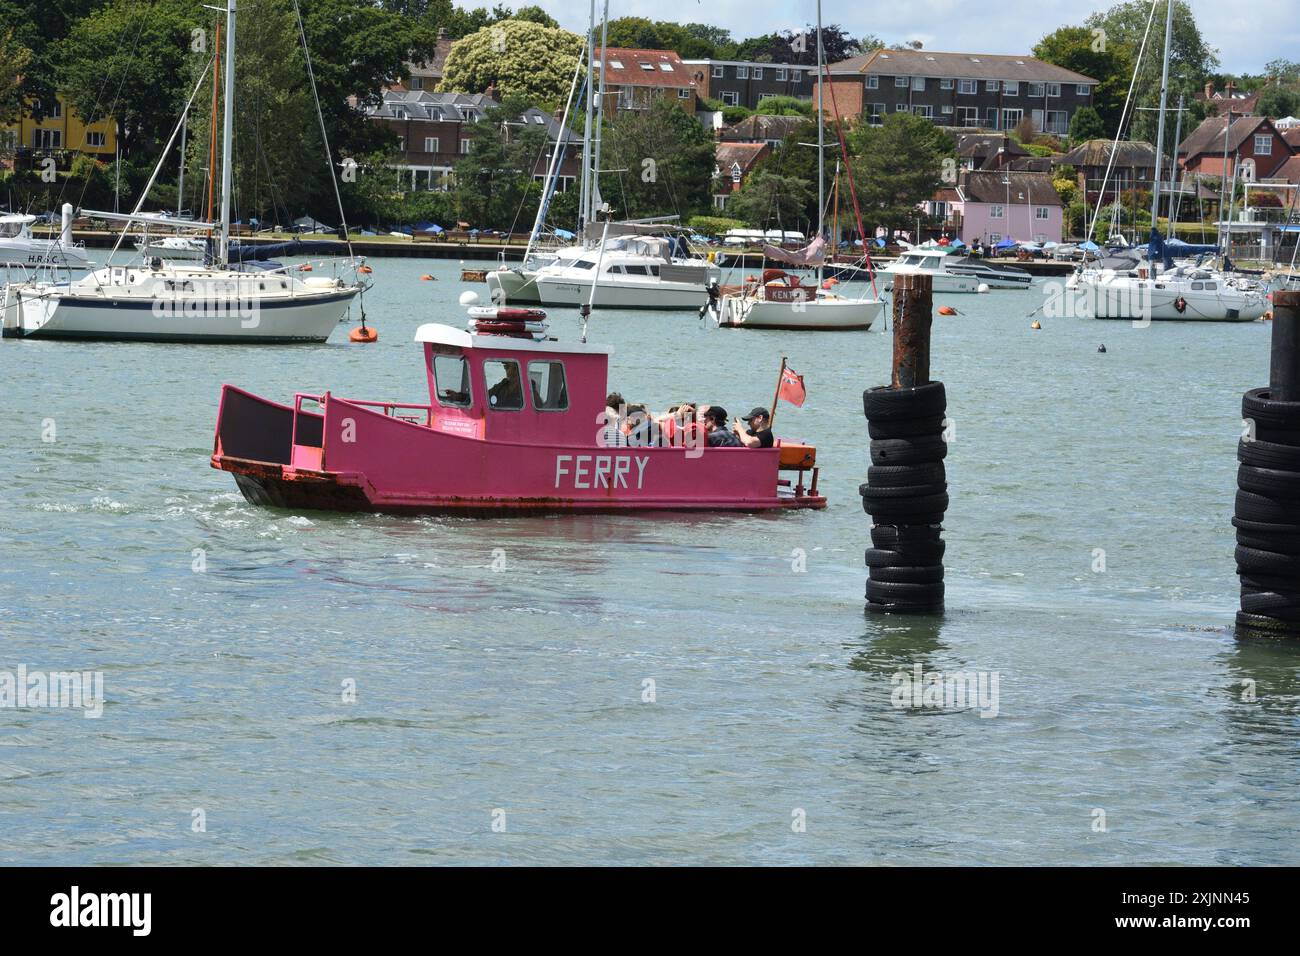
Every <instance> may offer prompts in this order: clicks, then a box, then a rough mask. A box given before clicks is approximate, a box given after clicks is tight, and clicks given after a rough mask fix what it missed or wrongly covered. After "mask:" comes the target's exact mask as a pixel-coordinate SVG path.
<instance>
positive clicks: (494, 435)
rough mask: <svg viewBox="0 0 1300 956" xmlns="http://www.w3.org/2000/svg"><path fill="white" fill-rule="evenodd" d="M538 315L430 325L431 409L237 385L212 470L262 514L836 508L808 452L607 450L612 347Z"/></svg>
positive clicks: (791, 447)
mask: <svg viewBox="0 0 1300 956" xmlns="http://www.w3.org/2000/svg"><path fill="white" fill-rule="evenodd" d="M484 311H487V310H484ZM538 317H540V318H544V314H543V313H540V312H537V313H536V315H533V316H531V318H532V319H533V320H532V321H527V322H522V321H521V322H518V323H516V324H511V323H508V322H503V321H500V320H494V321H482V322H479V323H478V324H475V323H473V322H471V325H470V329H471V330H470V331H466V330H462V329H457V328H453V327H451V326H447V325H438V324H428V325H422V326H420V328H419V329H418V330H417V331H416V333H415V341H417V342H420V343H422V345H423V347H424V365H425V373H426V375H427V378H428V385H429V403H428V404H426V405H416V404H406V403H402V402H372V401H356V400H353V399H345V398H339V397H338V396H335V395H332V394H330V393H329V392H326V393H325V394H323V395H309V394H305V393H301V392H300V393H298V394H296V395H295V396H294V399H293V404H292V405H282V404H279V403H276V402H273V401H269V400H267V399H265V398H260V397H258V396H257V395H253V394H251V393H249V392H246V391H244V390H243V389H240V388H236V387H235V386H233V385H224V386H222V390H221V406H220V409H219V411H218V413H217V428H216V441H215V447H214V449H213V454H212V467H214V468H219V469H221V470H223V471H228V472H230V473H232V474H233V475H234V476H235V482H236V483H237V484H238V486H239V490H240V491H241V492H242V493H243V495H244V497H245V498H246V499H247V500H248V501H250V502H252V503H253V504H257V505H270V506H274V507H282V508H313V509H324V510H331V511H381V512H390V513H445V514H476V515H499V514H508V513H543V512H573V511H590V512H624V511H628V512H637V511H764V510H770V509H781V508H825V507H826V499H825V497H824V496H822V495H820V494H819V493H818V491H817V476H818V469H817V466H816V449H814V448H813V447H811V446H809V445H802V444H794V443H788V442H781V441H779V440H778V441H777V443H776V445H775V446H774V447H772V448H743V447H742V448H721V447H718V448H709V447H704V445H703V443H702V441H701V442H698V443H691V444H689V445H669V446H667V447H657V446H649V447H626V446H622V445H619V446H614V445H612V444H610V445H606V443H605V441H604V436H605V429H604V427H603V426H604V422H605V394H606V376H607V373H608V364H609V356H610V354H611V353H612V351H613V350H612V349H611V348H609V347H607V346H602V345H588V344H562V343H560V342H557V341H556V340H554V339H552V338H548V337H547V336H546V335H545V324H544V322H540V321H536V319H537V318H538ZM485 329H492V330H494V331H492V332H488V331H485ZM503 330H504V331H503ZM678 435H679V437H680V435H681V433H680V432H679V433H678Z"/></svg>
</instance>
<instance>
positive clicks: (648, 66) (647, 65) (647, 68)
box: [637, 60, 655, 73]
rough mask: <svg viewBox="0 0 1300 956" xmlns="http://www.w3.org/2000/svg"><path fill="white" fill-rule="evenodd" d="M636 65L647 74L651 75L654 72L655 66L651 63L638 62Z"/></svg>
mask: <svg viewBox="0 0 1300 956" xmlns="http://www.w3.org/2000/svg"><path fill="white" fill-rule="evenodd" d="M637 65H638V66H640V67H641V69H643V70H645V72H647V73H653V72H654V71H655V65H654V64H653V63H647V62H645V60H642V61H640V62H639V63H638V64H637Z"/></svg>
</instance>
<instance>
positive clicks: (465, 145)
mask: <svg viewBox="0 0 1300 956" xmlns="http://www.w3.org/2000/svg"><path fill="white" fill-rule="evenodd" d="M473 143H474V141H473V140H472V139H462V140H461V141H460V154H461V155H462V156H468V155H469V149H470V146H472V145H473Z"/></svg>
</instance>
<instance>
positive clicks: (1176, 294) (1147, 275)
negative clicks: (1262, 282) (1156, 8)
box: [1067, 0, 1268, 323]
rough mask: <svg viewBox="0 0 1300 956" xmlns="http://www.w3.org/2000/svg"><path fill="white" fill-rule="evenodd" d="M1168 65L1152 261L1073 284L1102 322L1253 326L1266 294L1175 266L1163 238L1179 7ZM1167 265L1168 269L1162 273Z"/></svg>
mask: <svg viewBox="0 0 1300 956" xmlns="http://www.w3.org/2000/svg"><path fill="white" fill-rule="evenodd" d="M1165 7H1166V8H1165V46H1164V61H1163V66H1162V73H1161V80H1160V110H1159V120H1158V125H1157V134H1156V166H1155V175H1154V176H1153V177H1152V188H1151V239H1150V241H1149V242H1148V244H1147V258H1148V262H1147V263H1146V264H1145V265H1143V264H1141V262H1140V260H1139V259H1138V257H1137V256H1136V255H1132V256H1121V257H1117V258H1112V259H1107V260H1103V261H1102V262H1101V263H1099V264H1098V266H1097V267H1094V268H1089V269H1080V271H1079V272H1078V273H1077V274H1076V276H1074V277H1072V281H1071V282H1070V283H1068V284H1067V286H1068V287H1071V288H1073V290H1074V291H1075V293H1076V294H1079V295H1082V296H1083V297H1084V298H1085V301H1084V302H1082V303H1080V304H1079V305H1080V311H1084V312H1086V313H1087V314H1090V315H1091V316H1092V317H1093V318H1097V319H1131V320H1133V321H1134V322H1139V323H1142V322H1147V321H1150V320H1153V319H1155V320H1164V321H1186V320H1199V321H1203V322H1250V321H1253V320H1255V319H1258V318H1260V317H1261V316H1263V314H1264V313H1265V312H1266V311H1267V310H1268V300H1267V298H1266V295H1265V293H1264V292H1263V291H1262V290H1258V289H1254V288H1251V287H1250V286H1249V285H1248V284H1246V283H1242V282H1237V281H1235V280H1233V279H1232V278H1230V277H1229V276H1227V275H1224V274H1222V273H1220V272H1218V271H1215V270H1208V269H1201V268H1198V267H1196V266H1194V265H1192V266H1187V265H1183V266H1179V267H1176V268H1175V267H1174V266H1173V263H1172V250H1171V249H1169V248H1168V247H1167V246H1166V244H1165V239H1164V237H1163V236H1162V235H1161V234H1160V229H1159V220H1158V218H1157V216H1158V214H1159V209H1160V166H1161V162H1162V160H1163V158H1164V139H1165V114H1166V112H1167V109H1168V100H1169V52H1170V44H1171V42H1172V38H1173V20H1174V5H1173V0H1166V5H1165ZM1162 264H1163V269H1164V271H1161V270H1162Z"/></svg>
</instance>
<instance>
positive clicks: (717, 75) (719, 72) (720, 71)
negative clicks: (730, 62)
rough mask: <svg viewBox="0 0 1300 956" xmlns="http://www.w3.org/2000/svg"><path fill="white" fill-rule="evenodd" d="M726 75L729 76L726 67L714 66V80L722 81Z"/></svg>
mask: <svg viewBox="0 0 1300 956" xmlns="http://www.w3.org/2000/svg"><path fill="white" fill-rule="evenodd" d="M726 75H727V68H726V67H725V66H718V65H717V64H714V67H713V78H714V79H715V80H720V79H722V78H723V77H724V76H726Z"/></svg>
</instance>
